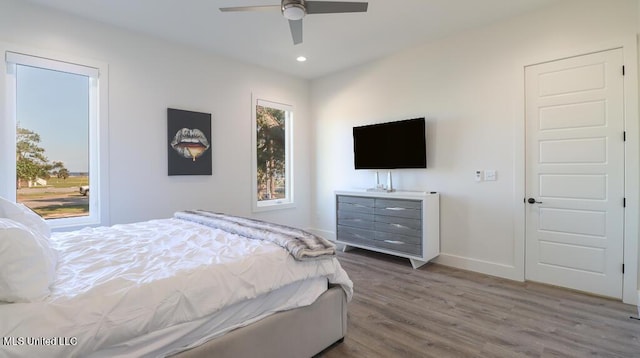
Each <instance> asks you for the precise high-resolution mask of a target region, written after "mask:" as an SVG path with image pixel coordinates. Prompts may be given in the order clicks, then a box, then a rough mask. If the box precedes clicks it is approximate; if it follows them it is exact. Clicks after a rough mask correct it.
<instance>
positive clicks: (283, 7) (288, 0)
mask: <svg viewBox="0 0 640 358" xmlns="http://www.w3.org/2000/svg"><path fill="white" fill-rule="evenodd" d="M368 5H369V4H368V3H366V2H351V1H305V0H282V2H281V3H280V5H263V6H239V7H221V8H220V11H222V12H227V11H263V10H275V9H279V10H280V11H281V12H282V15H283V16H284V17H285V18H286V19H287V20H289V29H291V37H293V44H294V45H297V44H299V43H302V18H303V17H305V15H313V14H336V13H344V12H367V7H368Z"/></svg>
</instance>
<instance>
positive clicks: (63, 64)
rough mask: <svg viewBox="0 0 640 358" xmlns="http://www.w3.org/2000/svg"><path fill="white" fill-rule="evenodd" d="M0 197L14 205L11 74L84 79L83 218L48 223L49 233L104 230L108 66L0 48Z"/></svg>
mask: <svg viewBox="0 0 640 358" xmlns="http://www.w3.org/2000/svg"><path fill="white" fill-rule="evenodd" d="M0 50H2V54H3V55H4V61H0V84H4V85H3V86H0V105H1V107H3V108H5V111H4V112H1V113H0V196H2V197H4V198H6V199H8V200H12V201H15V200H16V174H15V173H16V157H15V151H16V149H15V148H16V124H17V118H16V116H17V109H16V69H17V65H27V66H32V67H40V68H45V69H51V70H55V71H60V72H67V73H73V74H79V75H83V76H87V77H89V168H90V170H89V183H90V185H91V194H90V195H89V215H88V216H82V217H70V218H59V219H48V220H47V223H48V224H49V226H51V228H53V229H59V230H73V229H77V228H80V227H84V226H98V225H109V216H108V213H109V202H108V171H107V170H108V162H109V159H108V153H109V151H108V78H109V76H108V66H107V65H106V64H105V63H101V62H99V61H93V60H86V59H80V58H76V57H69V56H64V55H60V54H52V53H49V52H46V51H42V50H34V49H24V48H20V47H18V46H13V45H8V44H3V43H0Z"/></svg>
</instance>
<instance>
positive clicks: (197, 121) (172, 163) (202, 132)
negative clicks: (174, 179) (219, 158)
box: [167, 108, 212, 175]
mask: <svg viewBox="0 0 640 358" xmlns="http://www.w3.org/2000/svg"><path fill="white" fill-rule="evenodd" d="M167 140H168V164H169V175H211V158H212V155H211V113H201V112H192V111H185V110H181V109H174V108H167Z"/></svg>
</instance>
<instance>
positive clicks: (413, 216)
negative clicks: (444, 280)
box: [335, 190, 440, 269]
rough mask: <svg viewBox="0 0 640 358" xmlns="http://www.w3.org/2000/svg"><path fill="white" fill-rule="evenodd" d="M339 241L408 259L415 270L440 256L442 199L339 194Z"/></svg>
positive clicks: (403, 193) (420, 194) (409, 194)
mask: <svg viewBox="0 0 640 358" xmlns="http://www.w3.org/2000/svg"><path fill="white" fill-rule="evenodd" d="M335 195H336V239H337V242H338V243H340V244H343V245H345V246H344V251H347V250H349V249H350V247H359V248H362V249H367V250H372V251H378V252H383V253H386V254H391V255H396V256H400V257H406V258H408V259H409V260H410V261H411V265H412V266H413V268H414V269H415V268H418V267H420V266H422V265H424V264H426V263H427V262H428V261H429V260H431V259H433V258H434V257H436V256H438V255H439V254H440V195H439V194H438V193H435V192H415V191H395V192H389V193H384V192H382V193H381V192H368V191H358V190H349V191H336V192H335Z"/></svg>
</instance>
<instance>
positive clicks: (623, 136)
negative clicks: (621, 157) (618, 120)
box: [622, 131, 627, 142]
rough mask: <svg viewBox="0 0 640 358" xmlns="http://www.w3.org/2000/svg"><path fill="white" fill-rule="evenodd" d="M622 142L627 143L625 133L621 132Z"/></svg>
mask: <svg viewBox="0 0 640 358" xmlns="http://www.w3.org/2000/svg"><path fill="white" fill-rule="evenodd" d="M622 141H623V142H626V141H627V131H624V132H622Z"/></svg>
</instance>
